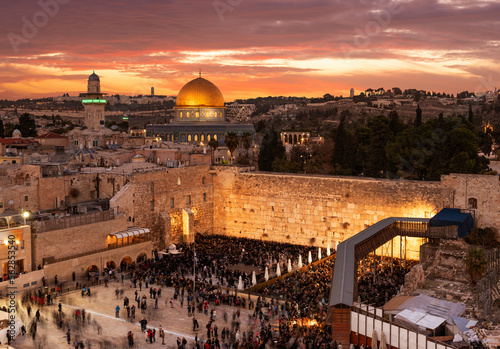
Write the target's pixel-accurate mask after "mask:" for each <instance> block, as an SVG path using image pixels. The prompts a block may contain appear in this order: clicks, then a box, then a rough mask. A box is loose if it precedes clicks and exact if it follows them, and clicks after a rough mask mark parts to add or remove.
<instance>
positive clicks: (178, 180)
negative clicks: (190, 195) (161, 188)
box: [177, 177, 181, 185]
mask: <svg viewBox="0 0 500 349" xmlns="http://www.w3.org/2000/svg"><path fill="white" fill-rule="evenodd" d="M177 185H181V177H177Z"/></svg>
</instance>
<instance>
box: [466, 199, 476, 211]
mask: <svg viewBox="0 0 500 349" xmlns="http://www.w3.org/2000/svg"><path fill="white" fill-rule="evenodd" d="M468 203H469V208H471V209H476V208H477V199H475V198H469V200H468Z"/></svg>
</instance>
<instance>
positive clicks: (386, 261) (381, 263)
mask: <svg viewBox="0 0 500 349" xmlns="http://www.w3.org/2000/svg"><path fill="white" fill-rule="evenodd" d="M365 261H366V262H367V264H368V265H367V266H366V265H365V267H364V268H363V267H362V266H360V267H359V269H358V300H359V301H360V302H362V303H366V304H370V305H373V306H376V307H381V306H383V305H384V304H385V303H387V302H388V301H389V300H390V299H391V298H392V297H394V296H395V295H397V293H398V292H399V290H400V288H401V285H403V283H404V278H405V275H406V274H407V273H408V272H409V271H410V269H411V268H412V267H413V266H414V265H416V264H417V263H418V261H415V260H406V261H405V260H400V259H399V258H393V259H392V262H391V258H390V257H381V256H377V257H376V259H374V258H373V256H369V257H367V258H366V260H365ZM374 271H375V276H374Z"/></svg>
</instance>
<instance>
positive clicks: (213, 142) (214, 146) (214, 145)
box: [208, 138, 219, 164]
mask: <svg viewBox="0 0 500 349" xmlns="http://www.w3.org/2000/svg"><path fill="white" fill-rule="evenodd" d="M208 145H209V146H210V148H212V164H213V163H214V154H215V151H216V150H217V148H219V141H218V140H216V139H215V138H212V139H211V140H210V142H208Z"/></svg>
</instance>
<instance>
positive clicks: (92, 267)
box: [85, 264, 99, 275]
mask: <svg viewBox="0 0 500 349" xmlns="http://www.w3.org/2000/svg"><path fill="white" fill-rule="evenodd" d="M89 273H92V275H99V267H98V266H97V265H95V264H92V265H90V266H88V267H87V270H86V271H85V274H87V275H88V274H89ZM96 273H97V274H96Z"/></svg>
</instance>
